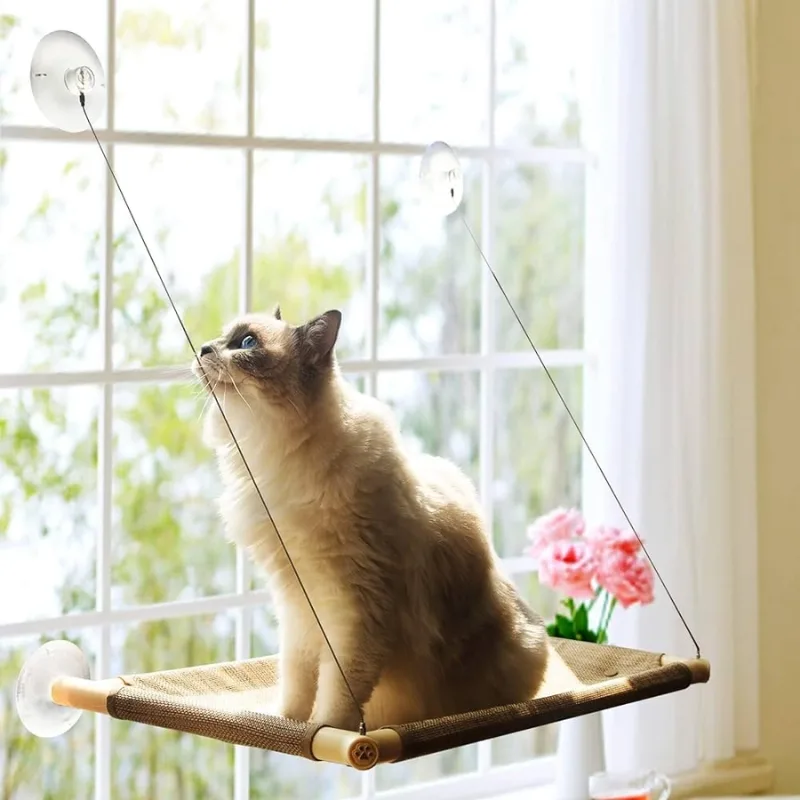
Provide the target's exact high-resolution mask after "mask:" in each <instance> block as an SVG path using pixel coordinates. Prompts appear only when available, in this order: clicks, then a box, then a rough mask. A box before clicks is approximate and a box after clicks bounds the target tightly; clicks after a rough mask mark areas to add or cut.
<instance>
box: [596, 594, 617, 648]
mask: <svg viewBox="0 0 800 800" xmlns="http://www.w3.org/2000/svg"><path fill="white" fill-rule="evenodd" d="M616 605H617V598H616V597H613V598H612V599H611V604H610V605H609V607H608V614H607V616H606V619H605V622H604V623H603V627H602V628H601V634H600V635H605V633H606V631H608V625H609V623H610V622H611V615H612V614H613V613H614V608H615V606H616ZM598 638H600V636H598Z"/></svg>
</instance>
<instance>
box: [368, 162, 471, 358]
mask: <svg viewBox="0 0 800 800" xmlns="http://www.w3.org/2000/svg"><path fill="white" fill-rule="evenodd" d="M461 166H462V169H463V171H464V180H465V188H464V200H463V203H462V209H463V213H464V214H465V216H466V219H467V221H468V223H469V225H470V228H471V229H472V232H473V233H474V234H475V236H476V238H478V240H479V241H480V235H481V183H482V180H481V179H482V173H481V164H480V162H477V161H471V160H468V159H463V160H462V161H461ZM380 171H381V243H380V247H381V253H380V275H379V293H380V334H379V355H380V357H381V358H415V357H417V358H418V357H420V356H429V355H450V354H453V353H475V352H478V350H479V349H480V325H481V309H480V298H481V289H480V287H481V280H480V270H481V269H482V268H483V264H482V262H481V259H480V254H479V252H478V249H477V248H476V247H475V243H474V242H473V241H472V239H471V238H470V235H469V233H467V229H466V228H465V226H464V223H463V221H462V220H461V219H459V214H460V213H461V212H459V214H452V215H451V216H449V217H446V218H441V217H437V216H435V215H433V214H431V213H430V212H429V211H428V210H427V208H426V207H425V205H424V204H423V203H422V202H421V201H420V197H419V177H418V176H419V158H398V157H396V156H385V157H382V158H381V160H380Z"/></svg>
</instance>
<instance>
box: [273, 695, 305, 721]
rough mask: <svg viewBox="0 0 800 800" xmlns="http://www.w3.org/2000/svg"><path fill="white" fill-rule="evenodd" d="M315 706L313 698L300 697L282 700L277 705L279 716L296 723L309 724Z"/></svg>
mask: <svg viewBox="0 0 800 800" xmlns="http://www.w3.org/2000/svg"><path fill="white" fill-rule="evenodd" d="M313 705H314V698H313V697H312V698H310V699H306V698H299V697H294V698H292V697H288V698H281V699H279V700H277V701H276V703H275V707H276V708H277V711H276V713H277V715H278V716H280V717H286V718H287V719H293V720H295V721H296V722H308V719H309V717H310V716H311V709H312V707H313Z"/></svg>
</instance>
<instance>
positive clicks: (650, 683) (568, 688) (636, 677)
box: [388, 638, 692, 760]
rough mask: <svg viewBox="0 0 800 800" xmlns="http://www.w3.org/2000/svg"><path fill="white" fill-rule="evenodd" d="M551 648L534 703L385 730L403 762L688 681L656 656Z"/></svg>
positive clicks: (682, 669)
mask: <svg viewBox="0 0 800 800" xmlns="http://www.w3.org/2000/svg"><path fill="white" fill-rule="evenodd" d="M550 644H551V649H550V663H549V666H548V670H547V674H546V676H545V681H544V685H543V686H542V687H541V689H540V690H539V693H538V695H537V696H536V697H535V698H534V699H532V700H527V701H525V702H523V703H514V704H512V705H507V706H498V707H496V708H489V709H484V710H481V711H472V712H469V713H466V714H455V715H453V716H449V717H442V718H440V719H431V720H424V721H422V722H413V723H410V724H407V725H392V726H388V727H391V728H393V729H394V730H395V731H397V733H398V734H399V735H400V738H401V739H402V742H403V756H402V760H406V759H410V758H418V757H420V756H424V755H429V754H431V753H437V752H440V751H442V750H449V749H450V748H453V747H461V746H463V745H468V744H473V743H475V742H478V741H481V740H483V739H493V738H495V737H497V736H506V735H508V734H511V733H517V732H519V731H523V730H528V729H530V728H538V727H541V726H542V725H550V724H552V723H554V722H560V721H561V720H564V719H569V718H570V717H577V716H582V715H584V714H592V713H594V712H596V711H602V710H603V709H606V708H614V707H615V706H620V705H625V704H626V703H632V702H636V701H639V700H646V699H648V698H650V697H657V696H658V695H662V694H669V693H670V692H677V691H680V690H682V689H686V688H687V687H688V686H689V685H690V684H691V683H692V675H691V672H690V670H689V667H688V666H686V665H685V664H681V663H673V664H669V665H667V666H662V665H661V655H660V654H659V653H650V652H646V651H642V650H632V649H628V648H623V647H614V646H612V645H596V644H590V643H588V642H575V641H572V640H570V639H558V638H551V639H550Z"/></svg>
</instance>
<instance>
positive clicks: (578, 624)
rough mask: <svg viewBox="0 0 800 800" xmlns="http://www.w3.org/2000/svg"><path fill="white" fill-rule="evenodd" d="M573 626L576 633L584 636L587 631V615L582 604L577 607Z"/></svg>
mask: <svg viewBox="0 0 800 800" xmlns="http://www.w3.org/2000/svg"><path fill="white" fill-rule="evenodd" d="M574 625H575V631H576V632H577V633H581V634H585V633H586V632H587V631H588V630H589V613H588V612H587V611H586V606H585V605H584V604H583V603H581V604H580V605H579V606H578V610H577V611H576V612H575V617H574Z"/></svg>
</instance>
